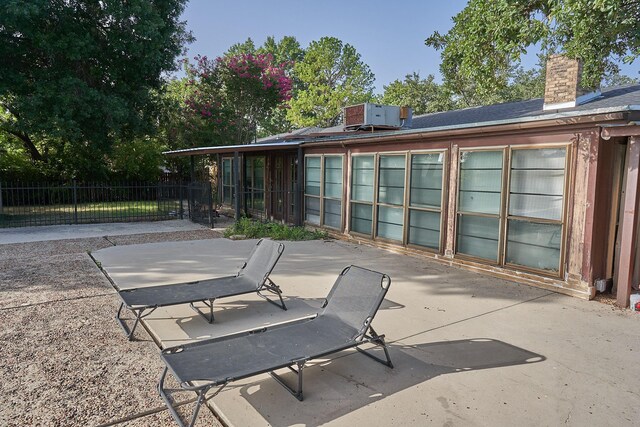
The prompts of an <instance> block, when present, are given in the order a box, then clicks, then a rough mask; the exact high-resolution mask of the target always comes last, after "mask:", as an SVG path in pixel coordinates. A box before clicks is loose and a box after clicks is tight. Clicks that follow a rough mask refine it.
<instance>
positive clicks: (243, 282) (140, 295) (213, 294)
mask: <svg viewBox="0 0 640 427" xmlns="http://www.w3.org/2000/svg"><path fill="white" fill-rule="evenodd" d="M283 252H284V244H282V243H277V242H274V241H271V240H263V239H260V240H259V241H258V243H256V246H255V247H254V248H253V250H252V251H251V254H250V255H249V258H248V259H247V261H246V262H245V263H244V265H243V266H242V267H241V268H240V271H238V273H237V274H236V275H235V276H227V277H219V278H214V279H206V280H197V281H195V282H185V283H174V284H169V285H159V286H151V287H146V288H136V289H125V290H118V295H119V296H120V299H122V303H121V304H120V308H119V309H118V313H117V315H116V319H117V320H118V322H119V323H120V326H122V329H123V330H124V331H125V333H126V334H127V338H129V340H131V339H132V337H133V333H134V331H135V330H136V327H137V326H138V323H140V320H141V319H143V318H144V317H146V316H148V315H149V314H151V313H152V312H153V311H154V310H156V309H157V308H158V307H167V306H171V305H178V304H187V303H188V304H190V305H191V308H193V309H194V310H195V311H197V312H198V314H200V315H201V316H202V317H204V318H205V319H206V320H207V322H209V323H213V321H214V317H213V303H214V301H215V300H216V299H218V298H224V297H230V296H235V295H242V294H249V293H252V292H257V294H258V295H260V296H261V297H263V298H265V299H266V300H267V301H269V302H270V303H272V304H275V305H277V306H278V307H280V308H282V309H283V310H286V309H287V306H286V305H285V304H284V301H283V300H282V292H281V290H280V287H279V286H278V285H276V284H275V283H274V282H273V281H272V280H271V279H270V278H269V275H270V274H271V271H273V268H274V267H275V265H276V263H277V262H278V260H279V259H280V256H281V255H282V253H283ZM263 291H268V292H270V293H272V294H275V295H277V296H278V298H279V299H280V303H277V302H276V301H273V300H272V299H270V298H267V297H266V296H265V295H263V294H262V292H263ZM194 302H203V303H204V304H205V305H206V306H207V307H209V315H208V316H207V315H206V314H205V313H203V312H202V311H201V310H200V309H199V308H198V307H196V306H195V305H194V304H193V303H194ZM123 308H126V309H127V310H130V311H131V312H132V313H133V314H134V315H135V321H134V323H133V327H132V328H131V329H129V328H128V326H127V324H126V323H125V319H123V318H122V317H121V314H122V310H123Z"/></svg>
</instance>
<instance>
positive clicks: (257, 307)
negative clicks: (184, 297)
mask: <svg viewBox="0 0 640 427" xmlns="http://www.w3.org/2000/svg"><path fill="white" fill-rule="evenodd" d="M254 243H255V241H239V242H231V241H229V240H226V239H213V240H207V241H188V242H175V243H154V244H147V245H132V246H116V247H111V248H107V249H102V250H100V251H97V252H95V253H94V254H93V255H94V256H95V257H96V258H97V260H98V261H100V262H101V264H102V266H103V268H105V269H106V270H107V271H108V272H109V274H110V276H111V277H112V278H113V279H114V280H115V281H116V282H117V283H118V285H119V286H120V287H122V288H128V287H139V286H145V285H151V284H158V283H170V282H175V281H188V280H195V279H200V278H204V277H208V276H217V275H227V274H232V273H234V272H235V271H237V269H238V267H239V265H240V264H241V262H242V260H244V258H246V255H247V254H248V252H249V251H250V249H251V247H252V245H253V244H254ZM285 244H286V250H285V253H284V255H283V257H282V259H281V261H280V263H279V264H278V265H277V267H276V269H275V270H274V273H273V274H272V278H273V279H274V281H275V282H276V283H278V284H279V285H280V286H281V287H282V289H283V292H284V294H285V295H286V296H287V304H288V305H289V306H290V307H291V309H290V310H289V311H286V312H285V311H282V310H279V309H278V308H277V307H275V306H273V305H271V304H268V303H266V302H265V301H264V300H262V299H260V298H258V297H255V296H251V295H250V296H241V297H237V298H235V299H234V298H229V299H226V300H222V301H221V302H220V304H218V305H217V306H216V307H217V308H216V324H214V325H209V324H208V323H206V322H205V321H204V320H203V319H202V318H200V317H199V316H198V315H197V314H195V312H194V311H192V310H191V309H189V308H188V307H184V306H177V307H172V308H167V309H159V310H157V311H156V312H154V313H153V315H152V316H150V317H149V318H148V320H147V321H146V326H147V328H148V329H149V330H150V332H151V333H152V334H153V335H154V336H155V337H156V338H157V339H158V340H160V341H161V342H162V344H163V345H164V346H169V345H175V344H178V343H180V342H186V341H190V340H198V339H206V338H209V337H214V336H218V335H224V334H227V333H229V332H232V331H239V330H245V329H248V328H252V327H256V326H261V325H267V324H274V323H278V322H282V321H287V320H291V319H293V318H296V317H301V316H306V315H308V314H310V313H313V312H315V311H316V310H317V308H318V307H319V305H320V301H321V298H324V297H325V296H326V294H327V292H328V291H329V289H330V288H331V286H332V285H333V282H334V281H335V278H336V276H337V274H338V273H339V272H340V271H341V269H342V268H343V267H344V266H345V265H348V264H356V265H360V266H363V267H368V268H372V269H375V270H378V271H382V272H385V273H387V274H389V275H390V276H391V278H392V281H393V282H392V285H391V289H390V290H389V293H388V295H387V296H388V298H387V300H386V301H385V302H384V304H383V305H382V307H381V310H380V311H379V313H378V316H377V317H376V319H375V320H374V322H373V324H374V327H375V328H376V330H377V331H378V332H379V333H383V334H386V336H387V340H388V342H389V343H390V347H391V348H390V351H391V357H392V359H393V362H394V364H395V369H389V368H387V367H384V366H382V365H380V364H377V363H375V362H373V361H371V360H369V359H368V358H366V357H364V356H362V355H360V354H358V353H357V352H353V351H348V352H342V353H338V354H334V355H331V356H329V357H327V358H326V359H321V360H317V361H316V362H315V363H314V364H313V366H311V367H309V368H307V369H306V370H305V385H304V391H305V400H304V401H303V402H298V401H296V400H295V399H294V398H293V397H292V396H291V395H289V394H288V393H287V391H286V390H284V389H283V388H282V387H281V386H280V385H278V384H277V383H276V382H275V381H274V380H273V379H271V378H270V377H269V376H267V375H261V376H256V377H253V378H249V379H247V380H244V381H238V382H236V383H232V384H231V385H230V387H229V388H227V389H226V390H225V391H223V392H222V393H221V394H220V395H219V396H217V397H216V398H215V399H213V406H214V408H215V410H216V412H217V413H218V414H219V415H220V416H221V417H222V418H223V419H224V420H226V422H227V423H228V424H229V425H235V426H245V425H251V426H267V425H274V426H285V425H287V426H288V425H300V426H317V425H331V426H354V425H367V426H389V425H425V424H436V425H447V426H454V425H460V426H469V425H472V426H473V425H483V426H503V425H504V426H510V425H514V424H518V425H520V426H540V425H545V426H555V425H561V424H566V425H572V426H584V425H594V426H600V425H603V426H604V425H616V426H633V425H640V403H639V402H640V386H639V383H638V378H640V364H639V363H638V355H639V354H640V316H639V315H637V314H636V313H632V312H630V311H628V310H627V311H622V310H618V309H614V308H612V307H610V306H606V305H603V304H599V303H595V302H588V301H583V300H579V299H574V298H571V297H567V296H563V295H559V294H555V293H552V292H548V291H545V290H541V289H536V288H532V287H528V286H525V285H519V284H515V283H511V282H507V281H504V280H499V279H494V278H490V277H485V276H481V275H478V274H474V273H470V272H467V271H463V270H458V269H455V268H449V267H445V266H442V265H440V264H437V263H433V262H430V261H427V260H423V259H419V258H414V257H409V256H403V255H397V254H394V253H391V252H388V251H383V250H380V249H375V248H371V247H367V246H360V245H354V244H349V243H345V242H335V241H330V242H322V241H311V242H286V243H285ZM105 321H112V320H111V319H105ZM142 333H144V331H142ZM123 338H124V337H123ZM287 375H288V374H285V376H287ZM123 380H126V378H123ZM148 387H149V388H153V387H155V384H149V385H148Z"/></svg>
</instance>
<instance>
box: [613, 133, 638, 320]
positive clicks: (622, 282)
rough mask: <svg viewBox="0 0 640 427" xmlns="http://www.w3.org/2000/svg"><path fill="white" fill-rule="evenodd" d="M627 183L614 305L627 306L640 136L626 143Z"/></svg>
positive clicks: (632, 248) (631, 137)
mask: <svg viewBox="0 0 640 427" xmlns="http://www.w3.org/2000/svg"><path fill="white" fill-rule="evenodd" d="M626 164H627V170H626V174H627V184H626V187H625V197H624V201H623V216H622V233H620V234H621V239H620V258H619V261H618V262H619V263H620V264H619V270H618V290H617V293H616V305H617V306H619V307H623V308H624V307H628V306H629V296H630V295H631V281H632V279H633V269H634V264H635V254H636V244H637V243H636V233H637V223H638V217H637V213H638V182H639V178H640V175H639V174H638V168H639V167H640V137H638V136H630V137H629V144H628V145H627V163H626Z"/></svg>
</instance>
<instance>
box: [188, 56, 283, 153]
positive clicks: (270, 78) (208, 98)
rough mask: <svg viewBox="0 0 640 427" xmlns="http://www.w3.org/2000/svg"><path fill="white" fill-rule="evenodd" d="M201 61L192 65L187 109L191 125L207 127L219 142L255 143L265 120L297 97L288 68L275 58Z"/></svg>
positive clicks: (249, 57) (201, 58) (212, 137)
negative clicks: (293, 90) (288, 74)
mask: <svg viewBox="0 0 640 427" xmlns="http://www.w3.org/2000/svg"><path fill="white" fill-rule="evenodd" d="M195 61H196V62H195V64H188V65H187V92H188V95H187V97H186V99H185V109H186V112H187V117H188V118H189V122H190V125H192V126H199V127H200V128H201V129H203V130H204V129H206V130H207V131H208V132H209V133H210V135H211V139H212V141H211V142H213V143H216V142H217V143H218V144H245V143H248V142H251V140H252V139H253V138H254V137H255V135H256V130H257V127H258V126H259V124H260V122H261V121H264V120H267V119H268V118H269V117H270V115H271V114H273V112H274V111H275V110H276V109H277V108H285V107H286V103H287V102H288V101H289V100H290V99H291V86H292V82H291V79H290V78H289V77H288V76H287V75H286V72H285V66H286V64H277V63H275V61H274V60H273V56H272V55H270V54H250V53H249V54H247V53H239V54H235V55H227V56H224V57H219V58H216V59H215V60H210V59H208V58H207V57H206V56H197V57H196V58H195ZM216 140H217V141H216Z"/></svg>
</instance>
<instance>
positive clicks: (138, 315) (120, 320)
mask: <svg viewBox="0 0 640 427" xmlns="http://www.w3.org/2000/svg"><path fill="white" fill-rule="evenodd" d="M123 308H124V303H121V304H120V308H118V313H117V314H116V320H117V321H118V323H119V324H120V327H121V328H122V330H123V331H124V333H125V334H127V339H128V340H129V341H132V340H133V333H134V332H135V330H136V327H137V326H138V323H140V319H141V318H142V317H144V316H142V313H143V312H144V309H140V310H131V312H132V313H133V314H134V315H135V316H136V319H135V321H134V322H133V327H132V328H131V329H129V327H128V326H127V323H126V322H125V321H124V319H123V318H122V309H123Z"/></svg>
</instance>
